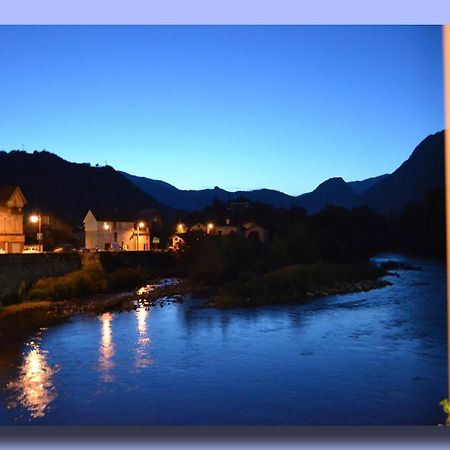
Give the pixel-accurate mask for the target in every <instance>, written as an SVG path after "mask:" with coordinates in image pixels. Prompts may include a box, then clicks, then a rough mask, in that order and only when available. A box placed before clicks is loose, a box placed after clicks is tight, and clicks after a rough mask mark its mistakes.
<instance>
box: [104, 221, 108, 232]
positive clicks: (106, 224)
mask: <svg viewBox="0 0 450 450" xmlns="http://www.w3.org/2000/svg"><path fill="white" fill-rule="evenodd" d="M103 228H104V229H105V230H109V223H106V222H105V223H104V224H103Z"/></svg>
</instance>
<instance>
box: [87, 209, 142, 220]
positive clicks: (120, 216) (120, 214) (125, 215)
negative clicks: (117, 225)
mask: <svg viewBox="0 0 450 450" xmlns="http://www.w3.org/2000/svg"><path fill="white" fill-rule="evenodd" d="M90 211H91V212H92V214H93V215H94V217H95V218H96V219H97V222H133V223H134V222H137V221H138V219H139V215H138V214H133V213H131V212H128V211H119V210H117V209H115V210H114V211H98V210H96V209H95V210H93V209H91V210H90Z"/></svg>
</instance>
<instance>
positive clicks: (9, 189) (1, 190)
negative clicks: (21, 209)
mask: <svg viewBox="0 0 450 450" xmlns="http://www.w3.org/2000/svg"><path fill="white" fill-rule="evenodd" d="M17 189H18V190H19V193H20V195H21V196H22V197H23V200H24V202H25V196H24V195H23V193H22V190H21V189H20V187H19V186H0V205H2V206H4V205H6V203H7V202H8V201H9V200H10V198H11V197H12V195H13V194H14V192H16V191H17Z"/></svg>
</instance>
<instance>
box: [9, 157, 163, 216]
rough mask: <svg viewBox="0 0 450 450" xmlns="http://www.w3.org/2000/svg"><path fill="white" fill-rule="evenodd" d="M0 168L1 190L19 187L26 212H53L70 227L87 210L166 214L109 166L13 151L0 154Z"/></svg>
mask: <svg viewBox="0 0 450 450" xmlns="http://www.w3.org/2000/svg"><path fill="white" fill-rule="evenodd" d="M0 167H1V175H0V186H8V185H13V186H16V185H18V186H20V187H21V189H22V191H23V193H24V195H25V197H26V199H27V202H28V204H27V207H28V208H33V209H40V210H42V211H46V212H52V213H54V214H56V215H57V216H59V217H60V218H62V219H65V220H67V221H68V222H71V223H80V222H81V220H82V219H83V218H84V215H85V214H86V213H87V212H88V209H90V208H93V209H98V210H102V211H105V210H109V211H115V210H117V209H118V210H119V211H120V212H127V213H128V212H129V213H137V212H139V211H141V210H143V209H152V208H157V209H159V210H160V211H161V210H163V211H164V212H167V211H168V210H169V208H167V207H165V206H162V205H161V204H160V203H159V202H158V201H156V200H155V199H154V198H153V197H151V196H150V195H148V194H146V193H145V192H143V191H142V190H141V189H139V188H137V187H136V186H135V185H134V184H133V183H131V182H130V181H129V180H127V179H126V178H125V177H123V176H122V175H121V174H120V173H119V172H117V171H115V170H114V169H113V168H112V167H110V166H106V167H91V166H90V165H89V164H77V163H71V162H68V161H66V160H64V159H62V158H60V157H59V156H57V155H55V154H53V153H50V152H47V151H42V152H33V153H27V152H25V151H18V150H16V151H11V152H3V151H0Z"/></svg>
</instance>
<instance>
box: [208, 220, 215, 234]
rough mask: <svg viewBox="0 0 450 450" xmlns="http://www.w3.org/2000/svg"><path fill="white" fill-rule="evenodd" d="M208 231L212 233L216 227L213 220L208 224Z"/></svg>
mask: <svg viewBox="0 0 450 450" xmlns="http://www.w3.org/2000/svg"><path fill="white" fill-rule="evenodd" d="M206 229H207V232H208V234H209V233H212V230H213V229H214V224H213V223H212V222H209V223H208V225H207V226H206Z"/></svg>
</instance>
